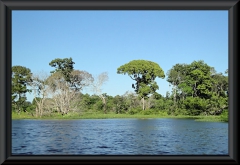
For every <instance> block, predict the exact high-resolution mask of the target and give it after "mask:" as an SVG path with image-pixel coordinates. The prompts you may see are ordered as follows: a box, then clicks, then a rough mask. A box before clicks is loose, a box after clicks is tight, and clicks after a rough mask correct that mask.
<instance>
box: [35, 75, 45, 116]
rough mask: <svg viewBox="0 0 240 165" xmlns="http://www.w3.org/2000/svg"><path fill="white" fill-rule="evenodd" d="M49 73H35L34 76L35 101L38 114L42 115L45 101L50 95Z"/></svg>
mask: <svg viewBox="0 0 240 165" xmlns="http://www.w3.org/2000/svg"><path fill="white" fill-rule="evenodd" d="M48 77H49V75H48V74H47V73H44V72H41V73H35V74H33V76H32V80H33V81H32V82H31V86H32V90H33V91H34V101H35V104H36V116H40V117H42V115H43V110H44V103H45V100H46V98H47V97H48V95H49V86H48V83H47V79H48Z"/></svg>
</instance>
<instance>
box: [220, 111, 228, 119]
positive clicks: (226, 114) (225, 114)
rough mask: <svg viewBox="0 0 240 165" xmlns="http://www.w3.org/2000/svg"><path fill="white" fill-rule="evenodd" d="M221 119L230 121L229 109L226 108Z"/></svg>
mask: <svg viewBox="0 0 240 165" xmlns="http://www.w3.org/2000/svg"><path fill="white" fill-rule="evenodd" d="M220 119H221V121H224V122H228V110H224V111H223V112H222V114H221V115H220Z"/></svg>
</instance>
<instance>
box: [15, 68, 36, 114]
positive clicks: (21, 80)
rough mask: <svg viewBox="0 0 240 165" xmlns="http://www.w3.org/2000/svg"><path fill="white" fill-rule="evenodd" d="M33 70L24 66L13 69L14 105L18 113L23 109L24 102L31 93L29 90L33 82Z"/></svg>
mask: <svg viewBox="0 0 240 165" xmlns="http://www.w3.org/2000/svg"><path fill="white" fill-rule="evenodd" d="M31 75H32V73H31V70H30V69H29V68H26V67H23V66H13V67H12V105H13V108H15V109H17V111H18V112H20V111H21V109H23V105H24V102H25V101H26V100H27V98H26V93H27V92H31V90H30V89H28V88H27V85H29V84H30V83H31V82H32V79H31Z"/></svg>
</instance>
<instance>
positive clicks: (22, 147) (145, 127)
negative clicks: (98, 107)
mask: <svg viewBox="0 0 240 165" xmlns="http://www.w3.org/2000/svg"><path fill="white" fill-rule="evenodd" d="M12 154H13V155H22V154H24V155H25V154H29V155H228V123H222V122H197V121H194V120H192V119H81V120H12Z"/></svg>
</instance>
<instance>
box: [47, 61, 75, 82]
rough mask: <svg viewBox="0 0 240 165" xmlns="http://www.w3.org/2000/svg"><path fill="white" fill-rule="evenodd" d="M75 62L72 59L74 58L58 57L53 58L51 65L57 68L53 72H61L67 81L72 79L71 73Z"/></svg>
mask: <svg viewBox="0 0 240 165" xmlns="http://www.w3.org/2000/svg"><path fill="white" fill-rule="evenodd" d="M74 64H75V62H73V61H72V58H71V57H70V58H63V59H61V58H56V59H54V60H52V61H51V62H50V63H49V65H50V66H51V67H55V68H56V69H55V70H54V71H51V73H55V72H61V73H62V75H63V77H64V79H65V80H66V81H67V82H70V81H71V80H70V79H71V73H72V71H73V69H74V67H73V65H74Z"/></svg>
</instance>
